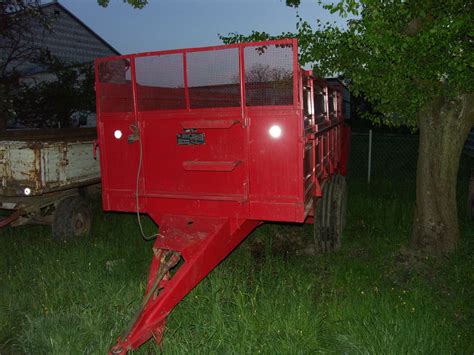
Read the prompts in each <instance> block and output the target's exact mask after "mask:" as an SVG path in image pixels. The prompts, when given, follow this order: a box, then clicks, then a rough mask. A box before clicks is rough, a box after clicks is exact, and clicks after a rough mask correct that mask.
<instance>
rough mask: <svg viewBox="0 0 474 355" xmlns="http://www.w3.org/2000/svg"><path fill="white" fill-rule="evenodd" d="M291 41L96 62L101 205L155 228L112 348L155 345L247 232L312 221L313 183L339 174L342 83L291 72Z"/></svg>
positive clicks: (343, 152) (316, 192)
mask: <svg viewBox="0 0 474 355" xmlns="http://www.w3.org/2000/svg"><path fill="white" fill-rule="evenodd" d="M297 47H298V46H297V41H296V40H295V39H288V40H278V41H266V42H258V43H243V44H235V45H227V46H215V47H206V48H193V49H181V50H171V51H161V52H149V53H142V54H133V55H125V56H120V57H113V58H101V59H98V60H97V61H96V91H97V113H98V126H97V127H98V136H99V145H100V149H101V172H102V186H103V189H102V194H103V207H104V210H107V211H127V212H137V213H146V214H148V215H149V216H150V217H151V218H152V219H153V220H154V221H155V222H156V223H157V224H158V225H159V226H160V229H159V233H158V237H157V239H156V241H155V244H154V248H153V250H154V257H153V259H152V264H151V269H150V277H149V282H148V287H147V291H146V295H145V299H144V301H143V305H142V308H141V309H140V311H139V313H138V315H137V318H136V319H135V321H134V323H133V324H132V325H131V326H130V328H129V329H128V330H127V331H126V332H125V333H124V335H123V336H122V337H120V338H119V340H118V343H117V345H116V346H114V347H113V348H112V352H113V353H124V352H126V351H128V350H131V349H134V348H136V347H138V346H139V345H140V344H142V343H143V342H144V341H146V340H148V339H149V338H151V337H154V338H155V340H157V341H158V342H159V341H160V340H161V336H162V332H163V329H164V326H165V321H166V317H167V315H168V314H169V312H171V310H172V308H173V307H174V306H175V305H176V304H177V303H178V302H179V301H180V300H181V299H182V298H183V297H184V296H185V295H186V294H187V293H188V292H189V291H190V290H191V289H192V288H193V287H194V286H195V285H196V284H197V283H198V282H199V281H200V280H201V279H202V278H204V277H205V276H206V275H207V273H208V272H210V271H211V270H212V269H213V268H214V267H215V266H216V265H217V264H218V263H219V262H220V261H221V260H222V259H223V258H225V256H227V255H228V254H229V253H230V252H231V251H232V250H233V249H234V248H235V247H236V246H237V245H238V244H239V243H240V242H241V241H242V240H243V239H244V238H245V237H246V236H247V235H248V234H249V233H250V232H251V231H252V230H253V229H254V228H256V227H257V226H258V225H260V224H261V223H263V221H282V222H300V223H303V222H305V221H306V222H308V221H312V220H313V219H314V217H315V216H314V211H315V202H316V201H317V199H318V197H321V196H323V186H324V185H325V184H326V183H327V182H328V181H330V180H331V177H332V176H334V174H339V175H345V169H346V168H345V166H346V161H347V149H348V144H347V142H348V130H347V128H346V127H345V126H344V124H343V113H342V95H341V91H340V90H339V89H338V88H337V87H336V86H334V85H333V86H330V85H328V84H327V83H326V82H324V81H323V80H319V79H316V78H314V77H313V75H312V73H311V72H310V71H305V70H303V69H302V68H300V66H299V65H298V50H297ZM180 260H181V261H182V263H179V261H180ZM173 268H175V269H177V270H176V271H175V272H174V273H173V276H171V273H170V270H171V269H173Z"/></svg>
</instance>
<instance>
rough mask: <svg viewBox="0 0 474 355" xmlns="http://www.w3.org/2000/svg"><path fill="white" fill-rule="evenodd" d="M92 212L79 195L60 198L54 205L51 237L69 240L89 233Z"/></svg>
mask: <svg viewBox="0 0 474 355" xmlns="http://www.w3.org/2000/svg"><path fill="white" fill-rule="evenodd" d="M91 224H92V212H91V210H90V208H89V206H88V205H87V203H86V201H85V200H84V199H83V198H82V197H80V196H70V197H66V198H65V199H63V200H61V201H60V202H59V204H58V205H57V207H56V211H55V213H54V220H53V226H52V231H53V238H54V240H56V241H57V242H66V241H71V240H74V239H76V238H81V237H86V236H88V235H89V233H90V230H91Z"/></svg>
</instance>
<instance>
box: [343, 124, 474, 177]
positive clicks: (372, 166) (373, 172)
mask: <svg viewBox="0 0 474 355" xmlns="http://www.w3.org/2000/svg"><path fill="white" fill-rule="evenodd" d="M418 141H419V136H418V134H392V133H383V132H375V131H371V130H369V129H368V130H366V131H356V132H352V138H351V150H350V155H349V163H348V177H349V178H352V179H358V180H364V181H366V182H367V183H370V181H372V180H379V179H384V180H387V179H389V180H398V181H405V182H407V183H415V180H416V165H417V160H418ZM434 154H436V153H435V152H434ZM472 166H473V157H470V156H469V155H468V154H466V152H465V154H463V155H462V157H461V161H460V166H459V177H460V178H461V179H464V178H468V177H469V174H470V170H471V168H472Z"/></svg>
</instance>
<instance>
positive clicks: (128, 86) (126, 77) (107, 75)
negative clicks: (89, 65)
mask: <svg viewBox="0 0 474 355" xmlns="http://www.w3.org/2000/svg"><path fill="white" fill-rule="evenodd" d="M98 76H99V88H98V91H99V92H98V93H99V95H98V96H99V97H98V99H99V100H98V101H99V102H98V103H99V109H100V110H101V112H131V111H133V92H132V82H131V70H130V61H129V60H128V59H116V60H110V61H107V62H101V63H99V67H98Z"/></svg>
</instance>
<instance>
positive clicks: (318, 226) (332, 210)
mask: <svg viewBox="0 0 474 355" xmlns="http://www.w3.org/2000/svg"><path fill="white" fill-rule="evenodd" d="M346 223H347V186H346V180H345V178H344V177H343V176H341V175H335V176H334V177H333V179H331V180H330V181H328V182H326V183H325V184H324V185H323V196H322V197H321V198H320V199H319V201H317V202H316V206H315V220H314V238H315V244H316V248H317V250H318V251H320V252H323V253H329V252H334V251H337V250H339V249H340V247H341V236H342V231H343V230H344V227H345V226H346Z"/></svg>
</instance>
